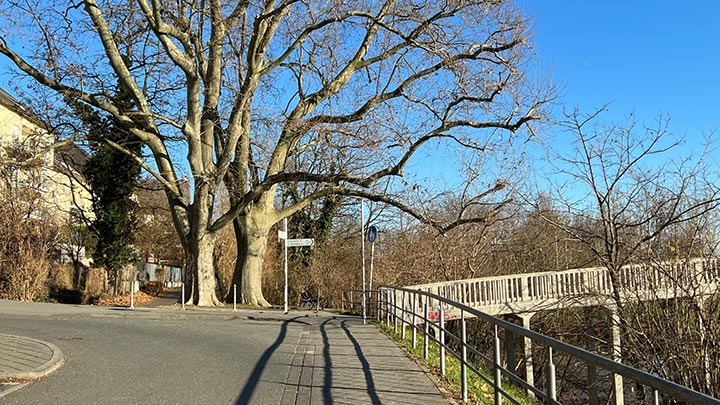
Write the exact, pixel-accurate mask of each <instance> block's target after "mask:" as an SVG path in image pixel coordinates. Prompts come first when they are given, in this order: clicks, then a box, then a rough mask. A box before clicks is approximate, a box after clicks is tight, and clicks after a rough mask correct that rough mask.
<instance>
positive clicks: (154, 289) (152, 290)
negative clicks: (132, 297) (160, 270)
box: [140, 281, 163, 297]
mask: <svg viewBox="0 0 720 405" xmlns="http://www.w3.org/2000/svg"><path fill="white" fill-rule="evenodd" d="M140 291H142V292H144V293H145V294H149V295H152V296H155V297H157V296H158V295H160V293H162V292H163V284H162V283H161V282H159V281H148V282H147V283H145V284H143V286H142V287H140Z"/></svg>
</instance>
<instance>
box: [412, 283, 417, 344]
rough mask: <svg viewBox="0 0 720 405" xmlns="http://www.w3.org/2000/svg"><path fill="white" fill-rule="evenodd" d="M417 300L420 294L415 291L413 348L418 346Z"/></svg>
mask: <svg viewBox="0 0 720 405" xmlns="http://www.w3.org/2000/svg"><path fill="white" fill-rule="evenodd" d="M417 300H418V294H417V293H413V309H412V311H413V314H412V348H413V349H415V348H417V322H416V321H417Z"/></svg>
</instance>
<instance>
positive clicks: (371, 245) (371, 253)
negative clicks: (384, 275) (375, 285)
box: [368, 242, 375, 291]
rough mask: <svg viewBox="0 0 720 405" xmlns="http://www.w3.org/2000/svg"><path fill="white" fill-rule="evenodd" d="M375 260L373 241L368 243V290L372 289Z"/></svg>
mask: <svg viewBox="0 0 720 405" xmlns="http://www.w3.org/2000/svg"><path fill="white" fill-rule="evenodd" d="M374 262H375V242H373V243H371V244H370V281H369V284H368V290H369V291H372V281H373V267H374V265H373V264H374Z"/></svg>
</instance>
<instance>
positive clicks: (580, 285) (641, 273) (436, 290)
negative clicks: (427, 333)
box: [407, 259, 720, 315]
mask: <svg viewBox="0 0 720 405" xmlns="http://www.w3.org/2000/svg"><path fill="white" fill-rule="evenodd" d="M616 278H617V285H618V288H619V291H618V293H619V296H620V298H621V299H623V300H624V301H625V300H638V299H639V300H648V299H658V298H666V299H667V298H676V297H682V296H701V295H708V294H712V293H714V292H715V291H717V290H718V280H720V266H719V265H718V261H717V260H715V259H691V260H688V261H680V262H666V263H657V264H655V265H643V264H632V265H627V266H623V267H621V268H620V270H619V271H618V272H617V273H616ZM407 288H411V289H413V290H423V291H426V292H429V293H433V294H437V295H441V296H443V297H446V298H448V299H451V300H453V301H456V302H460V303H462V304H465V305H468V306H471V307H474V308H478V309H480V310H482V311H483V312H487V313H490V314H493V315H497V314H509V313H516V312H520V311H527V310H542V309H545V308H550V307H552V306H554V305H556V304H557V303H559V302H560V301H562V302H563V305H564V306H565V307H569V306H585V305H598V304H602V302H601V301H603V300H608V299H609V297H610V296H611V294H612V293H613V285H612V282H611V278H610V272H609V271H608V270H607V269H606V268H602V267H592V268H581V269H572V270H566V271H557V272H542V273H525V274H511V275H506V276H497V277H483V278H474V279H467V280H455V281H445V282H439V283H430V284H422V285H414V286H409V287H407Z"/></svg>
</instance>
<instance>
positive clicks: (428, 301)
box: [377, 287, 720, 404]
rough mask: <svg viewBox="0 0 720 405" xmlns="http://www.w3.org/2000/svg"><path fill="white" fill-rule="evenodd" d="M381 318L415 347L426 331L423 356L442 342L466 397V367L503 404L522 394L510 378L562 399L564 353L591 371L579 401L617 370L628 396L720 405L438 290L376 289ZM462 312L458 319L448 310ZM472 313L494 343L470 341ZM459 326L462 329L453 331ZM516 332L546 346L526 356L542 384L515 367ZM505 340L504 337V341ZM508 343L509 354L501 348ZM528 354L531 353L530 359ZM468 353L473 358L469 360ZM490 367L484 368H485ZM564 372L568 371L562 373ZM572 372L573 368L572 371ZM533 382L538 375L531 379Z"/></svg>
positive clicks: (594, 400)
mask: <svg viewBox="0 0 720 405" xmlns="http://www.w3.org/2000/svg"><path fill="white" fill-rule="evenodd" d="M378 298H379V302H378V309H379V311H378V312H377V319H378V321H380V320H382V321H383V322H385V323H386V324H387V325H393V328H394V330H395V331H396V332H397V330H398V327H400V328H401V329H402V331H401V334H402V337H403V338H405V336H406V329H407V328H410V333H411V334H412V344H413V347H416V345H417V337H418V335H421V336H422V342H423V349H424V356H425V358H427V357H428V347H429V341H430V340H432V341H434V342H436V343H437V344H438V345H439V350H440V370H441V373H442V374H445V370H446V367H445V362H446V355H447V354H448V353H449V354H450V355H452V356H454V357H455V358H457V359H458V360H459V361H460V364H461V380H462V381H461V390H462V399H463V400H464V401H466V400H467V399H468V388H467V387H468V384H467V380H468V372H470V373H474V374H475V375H477V376H478V377H479V378H481V379H482V380H484V381H485V382H486V383H487V384H489V385H490V386H492V388H493V395H494V403H495V404H501V403H502V402H503V401H509V402H510V403H513V404H520V402H519V400H520V399H519V398H516V397H514V396H513V395H511V394H510V393H508V391H507V390H506V389H505V387H506V386H507V384H508V383H510V384H514V385H516V386H519V387H521V388H522V389H524V390H526V392H527V393H528V395H531V396H534V397H536V398H538V399H539V400H541V401H543V402H544V403H547V404H559V403H561V402H559V400H558V375H557V373H556V364H557V360H558V359H559V358H562V359H563V361H564V362H566V363H567V365H572V367H573V368H574V369H575V370H584V371H585V372H586V373H587V376H588V384H587V385H588V387H587V392H583V393H582V394H581V395H580V394H578V398H579V402H582V403H590V404H598V403H600V396H601V393H600V392H598V391H599V390H598V384H597V379H598V378H603V377H605V378H607V379H608V380H611V379H612V378H613V376H614V375H621V376H623V377H624V381H626V382H633V383H634V385H632V387H633V392H632V393H631V394H632V395H631V396H630V397H629V396H628V395H625V396H626V398H628V399H630V400H632V402H638V403H645V402H649V403H652V404H660V403H661V401H665V400H675V401H680V402H686V403H692V404H720V401H718V400H717V399H714V398H712V397H709V396H707V395H704V394H702V393H699V392H697V391H693V390H691V389H689V388H687V387H683V386H681V385H678V384H675V383H673V382H670V381H667V380H664V379H662V378H659V377H657V376H654V375H651V374H649V373H646V372H644V371H641V370H638V369H635V368H633V367H631V366H628V365H625V364H621V363H618V362H615V361H612V360H610V359H608V358H605V357H603V356H600V355H598V354H594V353H591V352H589V351H586V350H584V349H581V348H578V347H575V346H572V345H569V344H567V343H564V342H561V341H559V340H556V339H553V338H551V337H548V336H545V335H542V334H539V333H537V332H533V331H531V330H529V329H525V328H523V327H521V326H518V325H516V324H513V323H511V322H507V321H504V320H502V319H499V318H495V317H493V316H491V315H488V314H486V313H484V312H481V311H478V310H476V309H473V308H471V307H469V306H467V305H464V304H461V303H458V302H455V301H453V300H451V299H448V298H445V297H442V296H440V295H437V294H433V293H428V292H424V291H420V290H413V289H409V288H399V287H381V288H380V289H379V290H378ZM449 310H451V311H452V313H455V314H457V313H459V316H458V317H457V319H452V318H450V316H448V314H449ZM468 317H474V318H476V319H479V320H482V321H484V322H486V323H488V324H489V326H490V330H489V331H488V332H489V333H490V334H491V335H492V336H491V341H492V342H491V347H490V348H486V349H483V348H480V347H476V346H474V345H473V344H471V343H470V339H469V336H468V334H467V318H468ZM458 322H459V325H456V329H453V328H449V327H448V326H449V325H450V324H451V323H458ZM453 330H459V332H457V331H456V332H453ZM516 337H518V338H521V339H524V340H525V341H526V342H527V341H528V340H529V341H531V342H532V344H533V345H534V346H535V347H536V348H543V352H544V356H543V357H544V358H542V359H537V358H535V357H536V356H534V355H531V356H526V358H525V359H524V360H523V361H525V362H528V361H531V362H538V363H542V369H543V370H544V373H543V374H544V375H543V376H542V377H543V378H540V379H538V381H539V382H540V384H539V386H536V384H535V383H534V382H532V383H530V382H528V378H527V376H525V378H523V377H522V376H521V375H520V374H521V373H520V372H519V371H518V369H517V363H516V353H515V345H514V342H515V339H516ZM501 339H504V340H505V342H501ZM503 347H505V349H506V350H505V353H503ZM528 357H529V358H528ZM469 358H472V359H474V361H470V360H469ZM483 367H484V368H486V369H487V370H489V371H488V372H487V373H485V372H482V371H481V368H483ZM563 375H567V373H564V374H563ZM572 375H573V374H572V373H571V374H570V376H572ZM530 381H534V377H531V378H530Z"/></svg>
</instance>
